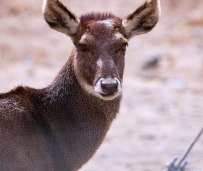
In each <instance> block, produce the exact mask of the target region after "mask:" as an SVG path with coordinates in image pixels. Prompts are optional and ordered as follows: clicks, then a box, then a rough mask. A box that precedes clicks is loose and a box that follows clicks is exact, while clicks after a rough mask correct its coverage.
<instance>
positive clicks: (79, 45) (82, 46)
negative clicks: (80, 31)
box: [78, 44, 89, 52]
mask: <svg viewBox="0 0 203 171" xmlns="http://www.w3.org/2000/svg"><path fill="white" fill-rule="evenodd" d="M78 49H79V50H80V51H81V52H88V51H89V50H88V48H87V46H85V45H84V44H78Z"/></svg>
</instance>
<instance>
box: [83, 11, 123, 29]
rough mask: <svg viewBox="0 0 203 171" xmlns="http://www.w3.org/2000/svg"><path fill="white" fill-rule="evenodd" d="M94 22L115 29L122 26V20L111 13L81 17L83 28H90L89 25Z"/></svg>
mask: <svg viewBox="0 0 203 171" xmlns="http://www.w3.org/2000/svg"><path fill="white" fill-rule="evenodd" d="M93 21H95V22H97V23H100V24H103V25H105V26H108V27H115V28H116V27H121V25H122V20H121V19H120V18H119V17H116V16H115V15H113V14H111V13H90V14H86V15H82V16H81V17H80V22H81V25H82V26H83V27H86V26H88V24H90V23H91V22H93Z"/></svg>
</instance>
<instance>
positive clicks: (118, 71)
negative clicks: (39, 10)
mask: <svg viewBox="0 0 203 171" xmlns="http://www.w3.org/2000/svg"><path fill="white" fill-rule="evenodd" d="M160 11H161V9H160V0H148V1H147V2H146V3H144V4H143V5H142V6H141V7H139V8H138V9H137V10H135V12H133V13H132V14H130V15H129V16H128V17H127V18H126V19H125V20H123V21H122V20H121V19H120V18H118V17H116V16H114V15H112V14H105V13H104V14H99V13H96V14H95V13H92V14H88V15H83V16H82V17H81V18H80V20H78V19H77V18H76V16H75V15H74V14H73V13H71V12H70V11H69V10H68V9H67V8H66V7H65V6H63V4H62V3H60V2H59V1H58V0H44V5H43V12H44V17H45V20H46V21H47V23H48V24H49V26H50V27H51V28H53V29H55V30H57V31H59V32H62V33H64V34H66V35H68V36H70V37H71V39H72V41H73V43H74V44H75V46H76V48H75V51H74V53H75V54H74V72H75V75H76V78H77V80H78V82H79V84H80V86H81V87H82V88H84V90H85V91H87V92H88V93H90V94H92V95H94V96H97V97H99V98H101V99H103V100H113V99H114V98H116V97H117V96H119V95H121V91H122V78H123V70H124V65H125V59H124V56H125V49H126V45H127V40H129V39H130V38H132V37H133V36H135V35H139V34H143V33H147V32H149V31H151V30H152V28H153V27H154V26H155V25H156V23H157V22H158V19H159V16H160Z"/></svg>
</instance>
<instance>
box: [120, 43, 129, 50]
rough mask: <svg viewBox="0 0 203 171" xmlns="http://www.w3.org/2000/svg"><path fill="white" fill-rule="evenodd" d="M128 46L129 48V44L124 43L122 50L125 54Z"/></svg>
mask: <svg viewBox="0 0 203 171" xmlns="http://www.w3.org/2000/svg"><path fill="white" fill-rule="evenodd" d="M126 46H128V43H124V44H123V45H122V47H121V49H120V50H121V51H123V52H124V51H125V50H126Z"/></svg>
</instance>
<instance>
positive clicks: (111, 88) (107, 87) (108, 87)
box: [101, 81, 118, 95]
mask: <svg viewBox="0 0 203 171" xmlns="http://www.w3.org/2000/svg"><path fill="white" fill-rule="evenodd" d="M101 88H102V91H103V92H104V93H106V94H108V95H111V94H113V93H115V92H117V91H118V82H117V81H115V82H113V83H105V82H101Z"/></svg>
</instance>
